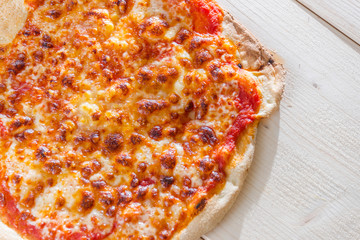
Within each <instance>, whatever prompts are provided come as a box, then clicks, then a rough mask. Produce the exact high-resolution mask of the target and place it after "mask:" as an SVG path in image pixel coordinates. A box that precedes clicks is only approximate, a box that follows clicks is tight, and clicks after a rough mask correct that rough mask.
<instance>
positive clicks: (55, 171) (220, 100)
mask: <svg viewBox="0 0 360 240" xmlns="http://www.w3.org/2000/svg"><path fill="white" fill-rule="evenodd" d="M26 2H27V4H28V5H29V17H28V19H27V21H26V24H25V27H24V28H23V29H22V30H21V32H20V33H19V34H18V35H17V37H16V38H15V40H14V41H13V42H12V43H11V44H9V45H6V46H2V47H1V48H0V159H1V161H0V180H1V184H2V188H0V190H1V189H2V191H3V193H0V194H2V195H0V197H1V196H4V195H6V194H5V192H7V195H6V197H4V198H5V200H6V198H8V199H13V200H14V201H15V202H16V208H17V209H18V211H19V216H14V218H15V220H12V221H10V222H11V223H12V224H14V225H15V226H16V227H17V228H19V229H21V227H20V224H19V223H20V222H21V221H26V222H27V223H28V225H27V227H28V228H31V227H33V228H35V229H38V231H39V232H40V235H41V236H46V237H47V238H51V239H80V237H81V236H85V237H87V238H89V239H95V238H96V239H99V238H104V237H107V236H109V238H113V239H125V238H129V239H137V237H138V238H141V239H167V238H169V237H171V236H172V235H173V234H175V233H176V232H179V231H181V229H183V228H184V227H186V225H187V223H188V222H189V221H191V219H192V218H193V217H194V216H195V215H196V214H198V212H199V211H201V210H202V209H203V208H204V207H205V205H206V202H207V200H208V198H209V197H211V195H212V194H214V193H216V192H218V191H219V190H220V189H221V187H222V186H223V183H224V179H225V175H226V169H225V170H224V169H222V166H221V165H219V164H218V162H217V160H216V149H217V146H220V145H221V144H223V143H225V140H226V137H227V134H228V131H229V129H230V128H231V126H232V125H233V123H234V121H235V120H236V118H237V116H238V114H239V112H241V111H242V109H247V108H248V107H249V106H248V105H246V106H244V105H242V103H241V102H240V101H239V92H240V91H241V90H242V89H245V91H246V92H249V93H253V92H257V90H256V85H255V82H254V80H253V78H252V77H251V74H249V73H247V72H246V71H245V70H242V69H240V68H239V66H238V65H237V64H238V62H239V61H238V60H237V58H236V46H234V45H233V44H232V43H231V42H230V41H229V40H228V39H226V38H225V37H224V36H222V35H221V33H220V32H216V28H217V27H218V25H217V24H213V23H212V22H210V20H206V19H204V18H203V17H201V14H204V11H205V10H206V8H204V9H205V10H201V9H200V8H202V7H203V6H202V5H201V4H200V3H201V2H202V1H181V0H175V1H172V0H163V1H161V0H136V1H135V0H134V1H132V0H92V1H88V0H82V1H81V0H78V1H76V0H45V1H44V2H43V3H42V1H40V0H28V1H26ZM194 6H195V8H194ZM213 7H216V6H213ZM199 9H200V10H201V11H200V10H199ZM194 11H198V12H199V14H197V15H196V16H198V17H196V18H192V17H191V15H192V14H194ZM206 11H207V10H206ZM206 11H205V13H206ZM209 14H210V15H211V14H212V15H211V16H213V15H214V16H215V17H216V18H215V17H212V18H211V21H218V19H221V18H222V12H221V10H220V9H218V10H217V11H215V12H212V13H209ZM215 14H216V15H215ZM194 19H195V20H194ZM214 19H215V20H214ZM194 21H195V22H194ZM197 21H200V22H197ZM206 24H213V25H211V28H210V27H209V30H208V31H209V33H204V32H203V31H204V29H203V28H205V30H206ZM194 25H195V26H194ZM200 25H201V26H202V27H201V28H200V27H199V26H200ZM0 200H1V198H0ZM0 203H1V201H0ZM5 203H6V201H5ZM2 207H5V208H6V204H4V206H2ZM24 232H26V231H24ZM32 233H33V231H32V232H31V231H28V232H27V234H28V235H31V234H32ZM87 238H86V239H87Z"/></svg>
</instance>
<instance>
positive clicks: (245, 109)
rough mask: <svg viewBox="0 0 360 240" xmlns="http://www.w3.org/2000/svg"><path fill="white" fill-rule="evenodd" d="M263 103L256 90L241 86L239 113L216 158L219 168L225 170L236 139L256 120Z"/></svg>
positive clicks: (238, 104) (238, 97) (238, 100)
mask: <svg viewBox="0 0 360 240" xmlns="http://www.w3.org/2000/svg"><path fill="white" fill-rule="evenodd" d="M260 103H261V100H260V96H259V94H258V92H257V91H256V90H253V89H251V90H250V92H247V91H246V89H245V88H244V87H242V86H240V91H239V94H238V96H237V98H236V106H237V108H238V109H239V111H240V112H239V114H238V115H237V116H236V119H235V121H234V123H233V125H232V126H231V127H230V129H229V130H228V132H227V135H226V137H225V139H224V142H223V143H222V144H221V145H220V146H219V148H218V151H217V153H216V154H215V159H216V160H217V162H218V164H219V169H220V170H221V171H223V170H224V169H225V166H226V164H227V160H228V157H229V154H230V153H231V152H232V151H233V150H234V148H235V146H236V140H237V139H238V137H239V136H240V134H241V133H242V132H243V131H244V130H245V129H246V127H247V126H248V125H249V124H251V123H252V122H254V120H255V115H254V114H255V113H256V111H257V109H258V108H259V106H260Z"/></svg>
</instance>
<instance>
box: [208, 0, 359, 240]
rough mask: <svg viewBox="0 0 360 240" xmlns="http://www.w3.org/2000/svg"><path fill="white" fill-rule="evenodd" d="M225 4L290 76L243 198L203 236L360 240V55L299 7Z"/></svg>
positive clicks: (237, 0) (273, 0)
mask: <svg viewBox="0 0 360 240" xmlns="http://www.w3.org/2000/svg"><path fill="white" fill-rule="evenodd" d="M219 2H220V3H221V5H222V6H223V7H224V9H227V10H229V11H230V12H231V13H232V14H233V15H234V16H235V17H236V19H238V21H239V22H241V23H243V24H244V25H245V26H247V27H248V28H249V30H250V31H251V32H252V33H253V34H254V35H255V36H257V37H258V38H259V40H260V41H261V42H262V43H263V44H264V45H265V46H267V47H269V48H271V49H273V50H275V51H276V52H277V53H278V54H279V55H280V56H281V57H282V58H283V59H284V62H285V68H286V69H287V71H288V75H287V79H286V88H285V93H284V97H283V100H282V102H281V108H280V111H279V112H277V113H275V114H274V115H272V116H271V118H270V119H268V120H266V121H264V122H263V123H262V124H261V126H260V129H259V132H258V138H257V144H256V153H255V158H254V162H253V165H252V167H251V169H250V172H249V176H248V178H247V180H246V183H245V185H244V188H243V190H242V192H241V194H240V196H239V198H238V199H237V201H236V203H235V205H234V207H233V208H232V209H231V210H230V212H229V214H228V215H227V216H226V217H225V219H224V221H222V222H221V223H220V224H219V225H218V227H217V228H216V229H214V230H213V231H212V232H210V233H209V234H207V235H206V236H207V237H208V238H209V239H211V240H235V239H241V240H247V239H249V240H254V239H261V240H263V239H264V240H267V239H276V240H278V239H280V240H281V239H286V240H287V239H299V240H300V239H301V240H302V239H326V240H332V239H341V240H347V239H348V240H354V239H360V144H359V143H360V120H359V119H360V47H359V46H358V45H356V44H355V43H354V42H352V41H350V40H349V39H347V38H346V37H344V36H343V35H342V34H340V33H339V32H337V31H336V30H334V29H332V27H331V26H328V25H327V24H326V23H325V22H323V21H322V20H321V19H320V18H317V17H316V16H314V14H312V13H311V12H309V11H307V10H306V9H305V8H304V7H303V6H301V5H300V4H299V3H297V2H296V1H294V0H267V1H263V0H247V1H243V0H219ZM329 2H330V1H329Z"/></svg>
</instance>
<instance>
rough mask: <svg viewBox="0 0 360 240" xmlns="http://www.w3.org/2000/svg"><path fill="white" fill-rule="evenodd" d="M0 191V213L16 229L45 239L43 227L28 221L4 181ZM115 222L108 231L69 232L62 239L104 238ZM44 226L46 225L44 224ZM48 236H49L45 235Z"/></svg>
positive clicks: (40, 239)
mask: <svg viewBox="0 0 360 240" xmlns="http://www.w3.org/2000/svg"><path fill="white" fill-rule="evenodd" d="M0 193H1V194H2V196H3V199H2V201H1V204H0V213H1V214H2V215H3V216H4V215H5V216H6V219H7V220H8V221H9V224H10V225H12V226H15V228H16V230H17V231H18V232H20V233H22V234H24V235H26V236H28V237H29V238H31V239H39V240H42V239H45V238H44V236H43V235H42V233H41V231H42V229H41V228H39V227H36V226H34V225H31V224H29V223H28V220H29V218H31V216H29V217H25V215H24V214H23V213H21V212H20V210H19V209H18V208H17V201H16V200H15V199H14V197H13V196H12V195H11V194H10V192H9V190H8V187H7V185H6V183H5V182H2V183H1V185H0ZM115 222H116V221H114V226H113V227H112V229H111V230H110V231H109V232H108V233H102V232H101V231H99V230H96V231H88V230H87V231H85V232H73V233H68V234H67V235H66V236H65V235H62V239H72V240H81V239H91V240H100V239H104V238H106V237H107V236H109V235H110V234H112V232H113V231H114V229H115ZM42 227H44V225H43V226H42ZM48 227H49V229H53V227H54V226H51V223H50V226H48ZM45 237H48V236H45Z"/></svg>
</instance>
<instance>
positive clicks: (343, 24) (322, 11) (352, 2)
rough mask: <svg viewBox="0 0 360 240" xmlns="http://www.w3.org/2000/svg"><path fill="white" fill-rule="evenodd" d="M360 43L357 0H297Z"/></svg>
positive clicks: (359, 3)
mask: <svg viewBox="0 0 360 240" xmlns="http://www.w3.org/2000/svg"><path fill="white" fill-rule="evenodd" d="M297 1H299V2H300V3H302V4H303V5H304V6H306V7H307V8H309V9H310V10H311V11H313V12H314V13H316V14H317V15H319V16H320V17H321V18H323V19H324V20H325V21H327V22H329V23H330V24H332V25H333V26H334V27H336V28H337V29H338V30H339V31H341V32H342V33H344V34H345V35H347V36H348V37H349V38H351V39H353V40H354V41H355V42H357V43H358V44H360V1H359V0H333V1H326V0H297Z"/></svg>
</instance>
